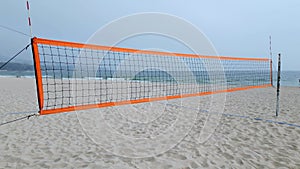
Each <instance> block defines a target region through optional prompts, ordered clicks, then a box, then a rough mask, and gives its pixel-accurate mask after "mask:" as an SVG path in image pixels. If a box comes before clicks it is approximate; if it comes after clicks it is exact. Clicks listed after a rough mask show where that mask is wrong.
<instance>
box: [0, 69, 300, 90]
mask: <svg viewBox="0 0 300 169" xmlns="http://www.w3.org/2000/svg"><path fill="white" fill-rule="evenodd" d="M0 77H32V78H34V72H33V71H0ZM299 79H300V71H282V72H281V82H280V84H281V86H297V87H300V82H299ZM273 80H274V85H275V86H276V83H277V82H276V80H277V72H273Z"/></svg>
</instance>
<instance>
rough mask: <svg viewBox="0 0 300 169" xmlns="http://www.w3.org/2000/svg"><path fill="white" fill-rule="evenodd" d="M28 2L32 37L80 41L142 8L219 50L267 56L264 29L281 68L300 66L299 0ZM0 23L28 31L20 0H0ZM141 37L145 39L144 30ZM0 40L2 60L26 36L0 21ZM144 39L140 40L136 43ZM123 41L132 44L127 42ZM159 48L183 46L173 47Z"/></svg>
mask: <svg viewBox="0 0 300 169" xmlns="http://www.w3.org/2000/svg"><path fill="white" fill-rule="evenodd" d="M29 2H30V5H31V19H32V29H33V34H34V36H37V37H42V38H50V39H58V40H66V41H76V42H83V43H84V42H86V41H87V40H88V39H89V38H90V37H91V35H93V33H95V32H96V31H97V30H99V29H100V28H101V27H103V26H104V25H106V24H108V23H109V22H111V21H113V20H116V19H118V18H120V17H124V16H127V15H131V14H135V13H142V12H161V13H166V14H171V15H175V16H178V17H180V18H183V19H185V20H186V21H188V22H190V23H192V24H193V25H195V26H196V27H197V28H198V29H199V30H201V31H202V32H203V33H204V34H205V35H206V36H207V37H208V38H209V40H210V41H211V42H212V44H213V45H214V46H215V48H216V50H217V51H218V53H219V54H220V55H226V56H237V57H269V35H272V48H273V54H274V58H275V57H277V56H276V55H277V53H279V52H280V53H282V57H283V66H282V67H283V70H300V54H299V53H300V22H299V20H300V1H299V0H286V1H282V0H264V1H262V0H251V1H241V0H226V1H220V0H210V1H200V0H190V1H183V0H151V1H150V0H148V1H145V0H127V1H126V0H118V1H117V0H106V1H101V0H81V1H79V0H48V1H47V0H30V1H29ZM0 25H2V26H7V27H11V28H13V29H16V30H18V31H21V32H24V33H27V34H29V28H28V24H27V11H26V0H1V1H0ZM121 29H122V28H120V30H121ZM186 33H189V32H186ZM145 39H149V36H148V37H146V38H145ZM0 41H1V45H0V58H1V59H0V61H2V60H5V59H7V57H8V56H12V55H13V54H14V53H16V52H17V51H18V50H20V49H21V48H23V47H24V46H25V45H26V44H27V43H28V42H29V41H30V40H29V37H27V36H24V35H21V34H17V33H14V32H11V31H8V30H6V29H3V28H1V27H0ZM144 41H145V40H144ZM144 41H143V40H141V42H142V43H143V42H144ZM135 42H136V41H135ZM162 42H164V43H167V41H162ZM120 45H121V46H122V44H120ZM146 45H147V43H145V44H144V46H142V47H143V48H154V47H155V46H146ZM174 46H176V45H174ZM126 47H136V46H134V45H133V46H130V45H129V46H128V44H127V46H126ZM165 50H174V51H175V52H185V51H181V49H179V48H177V49H172V48H169V49H165ZM31 57H32V56H31V51H27V52H26V53H25V54H23V55H22V56H21V57H20V58H18V60H19V61H28V62H30V61H31Z"/></svg>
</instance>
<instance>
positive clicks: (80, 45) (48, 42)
mask: <svg viewBox="0 0 300 169" xmlns="http://www.w3.org/2000/svg"><path fill="white" fill-rule="evenodd" d="M33 42H34V43H37V44H45V45H53V46H63V47H73V48H86V49H93V50H106V51H114V52H126V53H139V54H149V55H161V56H178V57H187V58H204V59H219V60H241V61H247V60H248V61H270V59H269V58H240V57H228V56H205V55H197V54H184V53H171V52H159V51H150V50H138V49H130V48H120V47H110V46H100V45H93V44H83V43H75V42H64V41H58V40H49V39H42V38H36V37H34V38H33Z"/></svg>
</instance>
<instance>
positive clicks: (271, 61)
mask: <svg viewBox="0 0 300 169" xmlns="http://www.w3.org/2000/svg"><path fill="white" fill-rule="evenodd" d="M270 81H271V86H272V87H274V84H273V60H272V59H270Z"/></svg>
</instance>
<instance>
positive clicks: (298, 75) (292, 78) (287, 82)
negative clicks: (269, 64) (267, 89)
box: [273, 71, 300, 87]
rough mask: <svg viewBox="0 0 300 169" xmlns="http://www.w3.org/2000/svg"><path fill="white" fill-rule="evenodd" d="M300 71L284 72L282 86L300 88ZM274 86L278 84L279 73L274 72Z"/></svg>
mask: <svg viewBox="0 0 300 169" xmlns="http://www.w3.org/2000/svg"><path fill="white" fill-rule="evenodd" d="M299 79H300V71H282V72H281V79H280V85H281V86H298V87H300V82H299ZM273 80H274V85H275V86H276V84H277V72H273Z"/></svg>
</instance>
